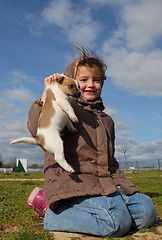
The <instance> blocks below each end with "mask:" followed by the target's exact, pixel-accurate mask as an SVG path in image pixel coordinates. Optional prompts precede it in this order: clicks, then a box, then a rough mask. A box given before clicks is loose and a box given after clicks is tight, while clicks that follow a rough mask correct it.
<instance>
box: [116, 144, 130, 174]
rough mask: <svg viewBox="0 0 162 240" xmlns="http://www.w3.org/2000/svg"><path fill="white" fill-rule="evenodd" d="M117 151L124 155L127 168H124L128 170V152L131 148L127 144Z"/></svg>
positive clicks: (121, 145)
mask: <svg viewBox="0 0 162 240" xmlns="http://www.w3.org/2000/svg"><path fill="white" fill-rule="evenodd" d="M117 149H118V150H119V151H120V152H122V153H123V154H124V160H125V166H124V168H125V169H126V170H128V161H127V152H128V151H129V149H130V146H128V145H127V144H126V143H125V142H123V143H122V144H120V145H118V147H117Z"/></svg>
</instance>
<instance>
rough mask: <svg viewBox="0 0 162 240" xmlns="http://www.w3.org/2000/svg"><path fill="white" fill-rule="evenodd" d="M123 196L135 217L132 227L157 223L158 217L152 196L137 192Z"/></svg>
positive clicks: (143, 226)
mask: <svg viewBox="0 0 162 240" xmlns="http://www.w3.org/2000/svg"><path fill="white" fill-rule="evenodd" d="M122 197H123V200H124V201H125V203H126V205H127V207H128V209H129V211H130V214H131V216H132V218H133V225H132V227H135V228H137V229H141V228H149V227H151V226H153V225H155V224H156V222H157V219H158V217H157V213H156V209H155V206H154V205H153V203H152V200H151V198H150V197H148V196H147V195H145V194H142V193H135V194H133V195H131V196H126V195H124V194H122Z"/></svg>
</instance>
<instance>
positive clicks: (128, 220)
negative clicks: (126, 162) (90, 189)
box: [44, 191, 157, 237]
mask: <svg viewBox="0 0 162 240" xmlns="http://www.w3.org/2000/svg"><path fill="white" fill-rule="evenodd" d="M156 221H157V214H156V210H155V207H154V205H153V203H152V201H151V199H150V198H149V197H148V196H146V195H144V194H141V193H135V194H133V195H131V196H126V195H124V194H123V193H122V192H121V191H120V192H115V193H113V194H110V195H108V196H85V197H76V198H70V199H67V200H66V201H65V200H64V202H63V204H62V205H61V206H60V207H57V208H56V210H55V211H51V210H50V209H49V208H48V209H47V212H46V215H45V219H44V228H45V230H50V231H65V232H77V233H86V234H91V235H96V236H101V237H106V236H111V237H118V236H122V235H124V234H126V233H128V232H129V230H130V228H131V227H136V228H137V229H141V228H148V227H151V226H153V225H154V224H155V223H156Z"/></svg>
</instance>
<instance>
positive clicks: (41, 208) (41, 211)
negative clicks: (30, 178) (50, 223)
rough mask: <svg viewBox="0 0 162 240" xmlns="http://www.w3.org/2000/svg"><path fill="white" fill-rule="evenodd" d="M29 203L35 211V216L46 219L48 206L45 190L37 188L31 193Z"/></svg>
mask: <svg viewBox="0 0 162 240" xmlns="http://www.w3.org/2000/svg"><path fill="white" fill-rule="evenodd" d="M27 203H28V205H29V207H30V208H33V209H34V210H35V215H36V216H37V217H39V218H41V219H43V218H44V216H45V213H46V210H47V204H46V201H45V199H44V196H43V190H42V189H41V188H39V187H35V188H34V189H33V191H32V192H31V193H30V195H29V197H28V200H27Z"/></svg>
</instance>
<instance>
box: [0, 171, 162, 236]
mask: <svg viewBox="0 0 162 240" xmlns="http://www.w3.org/2000/svg"><path fill="white" fill-rule="evenodd" d="M161 173H162V172H161V171H160V170H157V171H144V172H132V173H129V174H128V173H127V174H126V176H127V177H128V178H129V180H130V181H131V182H133V183H134V184H135V185H136V186H137V188H138V189H139V190H140V191H141V192H142V193H145V194H147V195H149V196H150V197H151V198H152V200H153V203H154V204H155V206H156V209H157V212H158V215H159V216H160V218H162V182H161V177H160V176H161V175H162V174H161ZM42 178H43V173H0V179H4V181H1V182H0V239H4V240H14V239H23V240H24V239H30V240H32V239H33V240H34V239H49V240H50V239H53V235H51V234H50V233H49V232H48V231H45V230H44V228H43V221H42V220H41V219H39V218H37V217H36V216H35V215H34V210H33V209H31V208H29V207H28V205H27V198H28V196H29V194H30V192H31V191H32V189H33V188H34V187H36V186H38V187H42V186H43V181H40V180H39V179H42ZM5 179H27V180H26V181H5ZM30 179H38V180H36V181H32V180H30ZM129 237H131V236H129ZM129 239H131V238H129Z"/></svg>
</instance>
